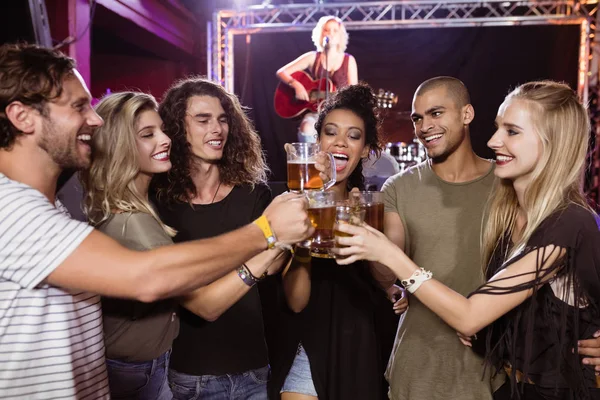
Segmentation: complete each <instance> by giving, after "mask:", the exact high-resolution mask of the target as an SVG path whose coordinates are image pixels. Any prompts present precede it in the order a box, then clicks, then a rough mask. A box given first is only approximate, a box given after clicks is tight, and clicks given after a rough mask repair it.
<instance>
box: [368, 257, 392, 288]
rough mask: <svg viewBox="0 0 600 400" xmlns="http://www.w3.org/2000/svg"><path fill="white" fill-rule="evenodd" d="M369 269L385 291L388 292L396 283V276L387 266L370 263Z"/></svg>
mask: <svg viewBox="0 0 600 400" xmlns="http://www.w3.org/2000/svg"><path fill="white" fill-rule="evenodd" d="M369 269H370V270H371V275H372V276H373V278H374V279H375V280H376V281H377V283H379V285H380V286H381V287H382V288H383V290H388V289H389V288H391V287H392V286H393V285H394V284H395V283H396V280H397V278H396V275H395V274H394V272H393V271H392V270H390V269H389V268H388V267H386V266H385V265H383V264H380V263H377V262H369Z"/></svg>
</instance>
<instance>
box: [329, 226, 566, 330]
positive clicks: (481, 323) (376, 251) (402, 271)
mask: <svg viewBox="0 0 600 400" xmlns="http://www.w3.org/2000/svg"><path fill="white" fill-rule="evenodd" d="M339 229H340V230H341V231H343V232H346V233H350V234H352V235H355V236H353V237H347V238H339V239H338V240H339V241H340V243H341V244H344V245H347V246H350V247H347V248H343V249H340V254H343V255H350V257H348V258H346V259H339V260H338V263H339V264H348V263H351V262H354V261H356V260H357V259H368V260H371V261H378V262H380V263H382V264H384V265H386V266H387V267H389V268H390V269H391V270H392V271H394V274H395V275H396V276H397V277H398V279H401V280H402V279H408V278H410V277H411V275H412V274H413V273H414V272H415V271H417V270H418V269H419V268H418V266H417V265H416V264H415V263H414V262H413V261H412V260H411V259H410V258H408V256H406V254H404V252H403V251H402V250H401V249H400V248H398V247H397V246H396V245H395V244H393V243H392V242H390V241H389V240H388V239H387V238H386V237H385V236H384V235H383V234H381V233H380V232H378V231H376V230H374V229H372V228H370V227H367V228H362V227H355V226H351V225H348V226H346V225H344V226H341V227H340V228H339ZM542 254H543V257H542ZM564 254H565V251H564V250H563V249H561V248H559V247H555V246H547V247H545V248H542V249H539V250H537V251H532V252H530V253H529V254H527V255H525V256H523V257H522V258H521V259H519V260H518V261H516V262H514V263H513V264H511V265H510V266H509V267H507V268H506V269H504V270H502V271H500V272H499V273H498V274H497V275H495V276H494V277H493V278H492V279H491V280H490V282H488V286H489V287H490V288H492V290H490V291H487V292H483V291H482V292H481V293H477V294H475V295H473V296H471V297H470V298H465V297H464V296H462V295H461V294H459V293H457V292H455V291H454V290H452V289H450V288H448V287H447V286H445V285H444V284H442V283H440V282H438V281H437V280H435V279H430V280H427V281H425V282H423V284H422V285H421V286H420V287H419V288H418V290H416V291H415V292H414V294H413V296H416V297H417V298H418V299H419V300H420V301H421V302H422V303H423V304H425V305H426V306H427V307H428V308H429V309H431V310H432V311H433V312H434V313H436V314H437V315H438V316H439V317H440V318H442V319H443V320H444V321H445V322H446V323H447V324H448V325H450V326H451V327H453V328H454V329H456V330H457V331H459V332H460V333H462V334H464V335H466V336H471V335H473V334H475V333H477V332H478V331H479V330H481V329H482V328H484V327H485V326H487V325H489V324H490V323H491V322H493V321H495V320H496V319H498V318H499V317H501V316H502V315H504V314H506V313H507V312H508V311H510V310H512V309H513V308H515V307H516V306H518V305H519V304H521V303H523V302H524V301H525V300H526V299H527V298H528V297H529V296H531V294H532V292H533V291H532V289H524V290H519V291H517V290H513V289H514V288H517V287H519V286H521V287H523V286H525V287H531V283H533V282H535V281H534V279H536V278H537V277H538V276H540V275H543V276H544V281H543V282H545V281H547V280H549V279H551V278H552V277H553V276H554V273H555V271H553V270H551V269H550V268H551V267H552V266H554V265H555V262H556V261H557V260H558V259H559V257H562V256H563V255H564ZM538 261H541V265H538ZM546 272H548V273H546ZM543 282H540V283H543ZM490 292H493V293H490Z"/></svg>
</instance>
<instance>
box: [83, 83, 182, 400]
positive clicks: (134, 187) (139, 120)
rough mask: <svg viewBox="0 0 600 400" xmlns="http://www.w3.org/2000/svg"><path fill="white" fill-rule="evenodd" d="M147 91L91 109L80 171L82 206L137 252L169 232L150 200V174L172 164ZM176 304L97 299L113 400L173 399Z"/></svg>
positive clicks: (167, 142) (110, 97) (105, 101)
mask: <svg viewBox="0 0 600 400" xmlns="http://www.w3.org/2000/svg"><path fill="white" fill-rule="evenodd" d="M157 109H158V105H157V103H156V100H155V99H154V97H152V96H151V95H149V94H144V93H136V92H123V93H115V94H111V95H108V96H106V97H105V98H103V99H102V100H101V101H100V103H99V104H98V105H97V107H96V112H97V113H98V115H100V116H101V117H102V118H103V119H104V125H103V126H102V127H100V128H98V129H97V130H96V132H95V134H94V136H93V148H94V158H93V161H92V164H91V167H90V168H89V170H86V171H85V172H82V175H81V177H82V182H83V185H84V188H85V189H86V194H85V199H84V211H85V213H86V214H87V216H88V218H89V221H90V223H91V224H92V225H94V226H95V227H96V228H97V229H99V230H100V231H102V232H104V233H106V234H107V235H109V236H111V237H112V238H113V239H115V240H117V241H118V242H120V243H121V244H122V245H124V246H126V247H128V248H130V249H133V250H139V251H145V250H150V249H152V248H156V247H159V246H163V245H168V244H172V243H173V242H172V240H171V237H172V236H174V234H175V231H174V230H173V229H171V228H170V227H168V226H166V225H165V224H164V223H162V222H161V220H160V219H159V217H158V215H157V214H156V212H155V211H154V209H153V207H152V205H151V204H150V202H149V201H148V186H149V184H150V180H151V179H152V176H153V175H154V174H156V173H160V172H166V171H168V170H169V169H170V168H171V161H170V160H169V153H170V148H171V140H170V139H169V137H168V136H167V135H165V133H164V132H163V131H162V120H161V118H160V116H159V114H158V112H157ZM176 310H177V303H176V302H175V301H174V300H171V299H167V300H162V301H158V302H154V303H142V302H139V301H134V300H124V299H114V298H106V297H103V298H102V312H103V325H104V341H105V346H106V363H107V370H108V378H109V386H110V392H111V396H112V398H113V399H144V400H150V399H157V400H167V399H172V393H171V390H170V388H169V385H168V382H167V370H168V366H169V356H170V350H171V345H172V342H173V340H174V339H175V337H176V336H177V334H178V332H179V320H178V318H177V314H176Z"/></svg>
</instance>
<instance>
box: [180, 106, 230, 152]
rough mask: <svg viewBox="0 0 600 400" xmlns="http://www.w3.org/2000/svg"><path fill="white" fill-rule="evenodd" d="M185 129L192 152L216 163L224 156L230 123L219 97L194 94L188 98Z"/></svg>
mask: <svg viewBox="0 0 600 400" xmlns="http://www.w3.org/2000/svg"><path fill="white" fill-rule="evenodd" d="M187 104H188V106H187V112H186V116H185V131H186V137H187V140H188V142H189V143H190V146H191V150H192V154H193V155H194V156H196V157H197V158H199V159H201V160H203V161H206V162H209V163H215V162H218V161H219V160H221V159H222V158H223V150H224V149H225V144H226V143H227V136H228V135H229V123H228V119H227V115H225V110H223V106H222V105H221V102H220V101H219V99H218V98H216V97H212V96H192V97H190V98H189V100H188V103H187Z"/></svg>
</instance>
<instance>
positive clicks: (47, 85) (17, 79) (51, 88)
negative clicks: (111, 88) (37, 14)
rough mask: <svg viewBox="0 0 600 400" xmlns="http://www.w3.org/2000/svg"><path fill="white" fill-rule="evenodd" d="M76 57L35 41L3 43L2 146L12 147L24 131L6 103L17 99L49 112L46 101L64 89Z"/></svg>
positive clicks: (0, 61)
mask: <svg viewBox="0 0 600 400" xmlns="http://www.w3.org/2000/svg"><path fill="white" fill-rule="evenodd" d="M74 68H75V61H74V60H73V59H72V58H70V57H67V56H65V55H64V54H62V53H60V52H58V51H54V50H51V49H46V48H43V47H39V46H37V45H32V44H25V43H20V44H4V45H2V46H0V148H6V149H9V148H10V147H11V146H12V145H13V143H14V141H15V139H16V137H17V136H18V135H20V134H21V132H20V131H19V130H18V129H17V128H16V127H15V126H14V125H13V124H12V123H11V122H10V121H9V119H8V117H7V115H6V107H8V105H9V104H11V103H12V102H14V101H20V102H21V103H23V104H25V105H28V106H31V107H33V108H35V109H36V110H38V111H39V112H40V113H41V114H42V115H46V113H47V108H46V104H47V102H48V101H51V100H53V99H55V98H57V97H60V95H61V93H62V85H63V81H64V79H65V77H66V76H67V75H69V74H72V73H73V69H74Z"/></svg>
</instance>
